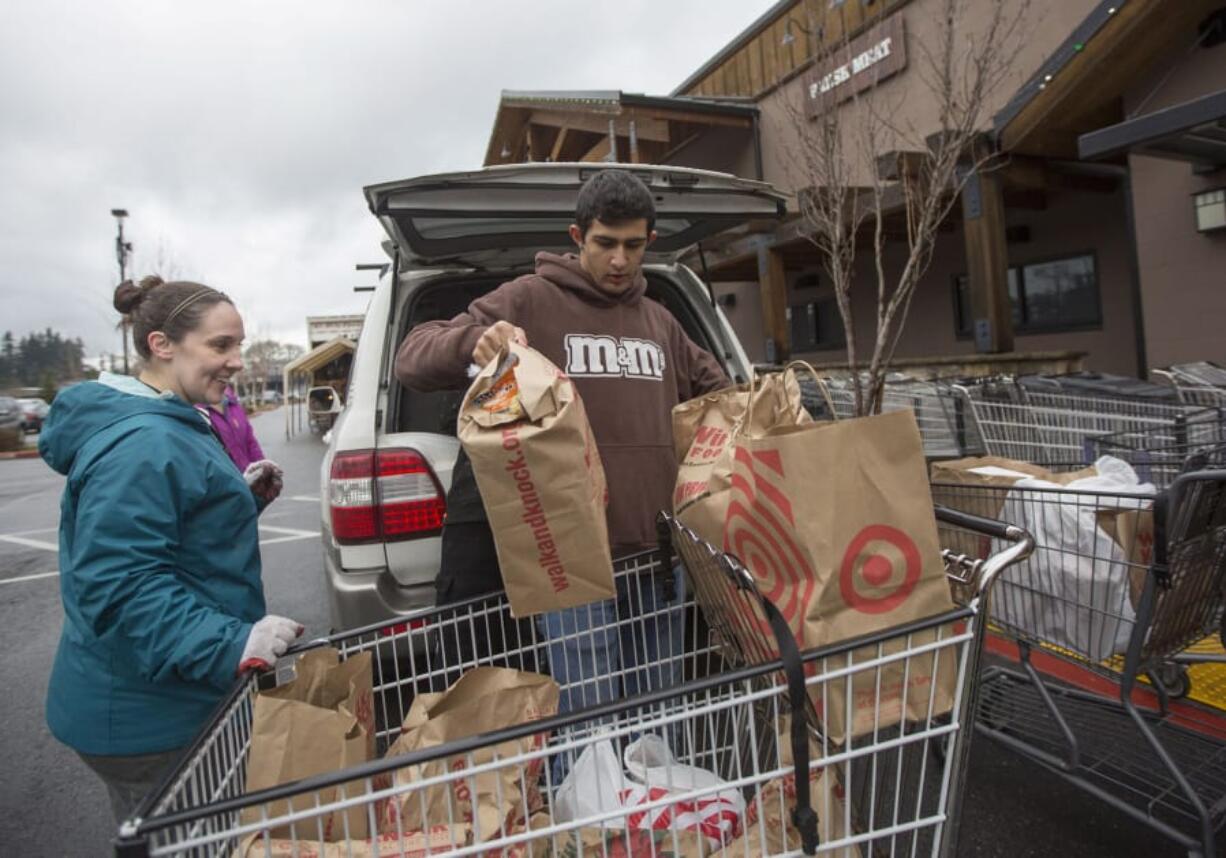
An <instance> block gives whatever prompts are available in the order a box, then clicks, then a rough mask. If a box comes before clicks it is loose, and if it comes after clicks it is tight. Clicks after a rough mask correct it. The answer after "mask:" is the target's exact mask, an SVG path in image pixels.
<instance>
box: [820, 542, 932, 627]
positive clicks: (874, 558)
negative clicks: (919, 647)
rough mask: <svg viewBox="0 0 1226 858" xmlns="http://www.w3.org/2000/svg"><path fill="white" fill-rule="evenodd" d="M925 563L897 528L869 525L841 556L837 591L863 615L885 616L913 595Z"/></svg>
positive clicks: (913, 544) (913, 545)
mask: <svg viewBox="0 0 1226 858" xmlns="http://www.w3.org/2000/svg"><path fill="white" fill-rule="evenodd" d="M923 569H924V563H923V561H922V560H921V559H920V553H919V549H918V548H916V547H915V543H914V542H912V541H911V537H909V536H907V534H905V533H903V532H902V531H901V530H899V529H898V528H896V527H890V526H889V525H885V524H870V525H869V526H868V527H866V528H864V529H863V530H861V531H860V532H859V533H857V534H856V537H855V539H853V540H852V541H851V544H849V545H848V546H847V551H846V552H845V553H844V554H843V565H842V567H841V568H840V570H839V589H840V591H841V592H842V594H843V601H844V602H846V603H847V604H848V605H849V606H850V607H852V608H854V609H855V610H857V611H859V612H860V613H862V614H886V613H889V612H890V611H892V610H894V609H895V608H897V607H898V606H899V605H901V604H902V603H903V602H905V601H907V597H908V596H910V595H911V594H912V593H913V592H914V591H915V585H916V584H918V583H919V579H920V574H921V573H922V572H923Z"/></svg>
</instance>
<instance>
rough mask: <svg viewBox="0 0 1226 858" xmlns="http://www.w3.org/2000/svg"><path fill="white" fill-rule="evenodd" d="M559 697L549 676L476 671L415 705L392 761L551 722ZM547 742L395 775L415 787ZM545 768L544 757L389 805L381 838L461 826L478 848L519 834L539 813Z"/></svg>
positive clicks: (540, 738) (488, 749) (490, 750)
mask: <svg viewBox="0 0 1226 858" xmlns="http://www.w3.org/2000/svg"><path fill="white" fill-rule="evenodd" d="M558 694H559V690H558V684H557V683H556V682H554V681H553V680H552V679H551V678H549V677H548V676H542V675H541V674H538V673H526V672H522V671H517V670H510V669H508V668H501V667H476V668H473V669H471V670H469V671H468V672H466V673H465V674H464V675H463V676H461V677H460V678H459V680H457V681H456V683H455V684H454V685H452V686H451V687H450V688H449V689H447V690H446V691H444V692H441V693H438V694H420V695H418V696H417V697H416V698H414V700H413V704H412V706H411V707H410V708H409V714H408V715H407V716H406V718H405V721H404V725H403V728H402V730H403V732H402V733H401V735H400V738H399V739H397V740H396V742H395V744H393V745H392V747H391V748H389V749H388V751H387V755H386V756H387V757H389V758H390V757H394V756H398V755H400V754H406V753H409V752H410V751H416V750H421V749H423V748H432V747H437V746H439V745H443V744H446V743H447V742H451V741H455V740H457V739H462V738H464V737H466V736H473V735H477V734H480V733H488V732H490V731H493V730H500V729H503V728H506V727H512V726H516V725H518V724H522V723H524V722H526V721H533V720H537V719H540V718H546V717H548V716H550V715H554V714H556V713H557V711H558ZM547 738H548V737H547V736H546V735H544V734H543V733H538V734H535V735H533V736H530V737H526V738H523V739H510V740H507V741H505V742H500V743H498V744H494V745H483V746H481V747H480V748H477V749H476V750H474V751H472V752H471V754H463V755H459V756H456V757H452V758H447V759H439V760H433V761H431V762H428V763H421V764H418V765H412V766H406V767H404V768H402V769H398V770H397V771H396V773H395V776H394V782H395V784H396V785H397V786H406V785H411V784H414V783H418V782H420V781H422V780H425V779H428V778H434V777H441V776H444V775H445V774H446V773H448V772H456V771H458V770H460V769H463V768H467V767H469V766H470V765H472V766H480V765H483V764H485V763H489V762H492V761H493V760H495V759H507V758H510V757H513V756H516V755H518V754H521V753H526V752H528V751H531V750H533V749H536V748H542V747H544V745H545V741H546V739H547ZM470 757H471V759H470ZM544 760H545V758H544V757H539V758H536V759H534V760H533V761H532V762H531V763H530V764H527V765H520V764H512V765H507V766H505V767H502V768H498V769H492V770H490V771H486V772H482V773H480V774H477V775H473V776H471V777H464V778H458V779H454V780H450V781H448V782H446V783H442V784H436V785H434V786H427V787H420V788H416V789H410V790H408V791H407V792H405V793H403V794H402V795H399V796H396V797H395V798H393V799H392V800H391V801H390V802H388V803H387V805H386V807H385V808H384V818H383V820H382V822H381V824H380V830H381V831H382V833H385V834H389V833H393V832H398V831H417V830H421V829H427V828H430V827H432V826H437V825H449V824H455V823H457V822H459V823H462V824H465V825H468V826H469V827H470V828H471V831H472V837H473V839H474V841H476V842H483V841H486V840H489V839H490V838H492V837H497V836H502V835H504V834H506V833H508V832H512V831H516V830H519V829H521V828H522V827H523V826H524V825H525V824H526V821H527V820H528V819H529V818H530V817H531V814H532V813H533V812H534V811H535V810H536V809H537V808H538V807H539V806H540V803H541V797H540V793H539V791H538V789H537V781H538V779H539V776H540V773H541V770H542V766H543V764H544Z"/></svg>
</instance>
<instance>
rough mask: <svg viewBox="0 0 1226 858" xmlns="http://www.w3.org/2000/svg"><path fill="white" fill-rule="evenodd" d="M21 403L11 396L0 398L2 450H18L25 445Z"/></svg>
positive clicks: (0, 446) (0, 448)
mask: <svg viewBox="0 0 1226 858" xmlns="http://www.w3.org/2000/svg"><path fill="white" fill-rule="evenodd" d="M24 435H25V430H24V429H23V428H22V411H21V403H19V402H18V401H17V400H16V399H14V398H13V397H11V396H0V450H16V449H17V448H19V447H21V446H23V445H24V443H25V439H24V437H23V436H24Z"/></svg>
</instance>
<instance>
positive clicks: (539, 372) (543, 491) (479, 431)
mask: <svg viewBox="0 0 1226 858" xmlns="http://www.w3.org/2000/svg"><path fill="white" fill-rule="evenodd" d="M458 434H459V438H460V443H462V444H463V445H464V449H465V451H466V452H467V453H468V457H469V458H470V459H471V460H472V466H473V474H474V475H475V476H476V478H477V487H478V488H479V489H480V490H481V500H482V501H483V502H484V504H485V511H486V514H487V515H488V516H489V520H490V527H491V529H492V530H493V533H494V545H495V548H496V549H497V552H498V563H499V566H500V567H501V569H502V581H503V585H504V586H505V587H506V591H507V598H508V600H509V601H510V603H511V615H512V616H514V617H516V618H521V617H530V616H534V615H536V614H540V613H544V612H546V611H556V610H558V609H561V608H570V607H574V606H576V605H586V604H588V603H589V602H595V601H597V600H601V599H608V598H611V597H612V596H613V595H614V593H615V590H614V586H613V560H612V555H611V553H610V549H609V531H608V523H607V522H606V519H605V506H606V503H607V501H608V491H607V488H606V484H605V474H604V468H603V466H602V465H601V462H600V452H599V451H598V450H597V449H596V441H595V439H594V438H593V436H592V429H591V426H589V425H588V421H587V413H586V412H585V411H584V408H583V400H582V399H580V398H579V393H578V391H576V390H575V386H574V384H573V383H572V382H571V380H570V379H569V378H567V377H566V376H565V375H564V374H563V373H562V371H561V370H559V369H558V368H557V367H555V366H554V365H553V364H552V363H550V362H549V361H548V360H547V359H546V358H545V357H544V355H542V354H540V353H539V352H536V351H533V350H532V349H530V348H527V347H526V346H520V345H518V344H511V345H510V346H509V347H508V348H507V349H506V350H504V351H503V353H502V354H501V355H500V356H499V358H498V359H496V360H494V361H491V362H490V364H489V365H488V366H486V367H485V369H483V370H482V371H481V372H480V374H478V376H477V377H476V379H475V380H474V381H473V383H472V386H471V387H470V388H469V389H468V393H467V394H465V396H464V402H463V404H462V405H461V406H460V417H459V428H458Z"/></svg>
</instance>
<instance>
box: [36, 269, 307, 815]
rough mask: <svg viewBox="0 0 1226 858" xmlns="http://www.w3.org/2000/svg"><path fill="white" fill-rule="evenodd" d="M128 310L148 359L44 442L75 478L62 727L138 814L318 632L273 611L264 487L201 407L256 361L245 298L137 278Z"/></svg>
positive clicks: (82, 395)
mask: <svg viewBox="0 0 1226 858" xmlns="http://www.w3.org/2000/svg"><path fill="white" fill-rule="evenodd" d="M115 307H116V309H118V310H119V311H120V312H122V313H127V314H128V315H129V317H130V320H131V323H132V327H133V341H134V344H135V347H136V350H137V352H139V353H140V355H141V356H142V357H143V358H144V359H145V369H144V370H143V371H142V372H141V374H140V377H139V379H137V378H131V377H128V376H118V375H111V374H107V373H104V374H103V375H102V377H101V378H99V380H98V381H95V382H84V383H82V384H78V385H75V386H73V387H71V388H69V389H67V390H65V391H64V392H63V393H61V394H60V395H59V396H57V397H56V399H55V403H54V405H53V406H52V408H51V413H50V415H49V416H48V419H47V422H46V426H45V427H44V429H43V432H42V434H41V436H40V438H39V445H38V446H39V452H40V453H41V455H42V457H43V459H45V460H46V462H47V464H49V465H50V466H51V467H52V468H54V469H55V470H57V471H59V472H60V473H62V474H64V475H65V476H66V477H67V478H68V479H67V483H66V485H65V488H64V496H63V499H62V501H61V504H60V537H59V542H60V573H61V577H60V594H61V598H62V599H63V604H64V629H63V632H62V633H61V636H60V644H59V649H58V651H57V652H56V657H55V665H54V667H53V668H52V671H51V678H50V684H49V688H48V692H47V723H48V725H49V726H50V728H51V732H52V733H53V734H54V735H55V736H56V738H58V739H59V740H60V741H62V742H63V743H64V744H66V745H68V746H69V747H71V748H73V749H74V750H76V751H77V753H78V754H80V756H81V757H82V759H83V760H84V761H85V762H86V764H87V765H89V766H90V768H92V769H93V770H94V771H95V772H97V773H98V775H99V776H100V777H101V778H102V780H103V781H104V783H106V786H107V790H108V793H109V795H110V799H111V805H112V809H113V810H114V812H115V816H116V818H117V819H123V818H124V817H126V816H127V815H128V814H129V813H130V812H131V811H132V810H133V809H134V808H135V806H136V804H137V803H138V802H139V801H140V799H141V798H142V797H143V796H144V795H145V794H146V793H147V792H148V791H149V790H150V789H151V788H152V787H153V786H154V785H156V783H157V781H158V780H159V779H160V778H161V777H162V776H163V775H164V774H165V773H166V770H167V768H168V767H169V765H170V764H171V763H172V762H173V761H174V758H175V755H176V753H177V752H178V751H180V750H181V749H182V748H183V746H184V745H186V744H187V743H188V742H189V741H190V740H191V739H192V737H193V736H194V734H195V733H196V732H197V731H198V730H199V729H200V727H201V726H202V725H203V723H204V721H205V719H206V718H207V717H208V715H209V713H210V712H211V711H212V710H213V708H214V707H215V706H216V705H217V703H218V702H219V701H220V700H221V698H222V696H223V695H224V693H225V691H226V690H227V689H228V688H229V687H230V686H231V685H232V684H233V682H234V680H235V677H236V676H237V675H238V674H239V672H240V666H241V667H243V668H245V667H246V666H248V665H255V666H258V665H261V664H263V665H271V664H272V663H274V662H275V661H276V658H277V656H279V655H281V654H282V653H284V652H285V650H286V647H287V646H288V644H289V643H290V642H291V641H292V640H293V639H294V638H295V637H297V636H298V635H299V634H301V631H302V628H301V626H299V625H298V624H297V623H295V622H293V621H291V620H287V619H284V618H282V617H275V616H268V615H266V612H265V606H264V591H263V585H262V583H261V580H260V553H259V537H258V533H257V528H256V517H257V515H258V510H259V508H261V507H262V506H263V504H264V503H265V502H266V500H267V499H268V498H261V497H259V496H257V494H256V493H255V492H256V490H257V489H259V488H260V486H261V483H260V482H258V481H255V480H254V479H253V477H254V476H256V475H246V476H247V477H248V479H244V474H243V473H241V472H240V471H239V470H238V469H237V468H236V467H235V465H234V463H233V462H232V461H231V460H230V458H229V457H228V456H227V455H226V452H225V450H224V449H223V448H222V445H221V443H220V442H219V441H218V439H217V437H216V436H215V434H214V433H213V431H212V429H211V427H210V425H209V423H208V421H207V420H206V419H204V418H203V417H202V416H201V415H200V413H199V412H198V411H197V410H196V409H195V407H194V405H195V404H197V403H200V404H210V403H216V402H219V401H220V400H221V397H222V395H223V393H224V391H225V389H226V385H227V384H229V383H230V379H231V377H232V376H233V375H234V374H235V373H237V372H238V371H239V370H241V369H242V359H241V349H242V341H243V322H242V319H241V318H240V317H239V315H238V312H237V311H236V310H235V309H234V305H233V304H232V303H231V302H230V300H229V298H227V297H226V296H225V295H224V294H222V293H221V292H218V291H216V290H215V289H210V288H209V287H207V286H202V285H200V284H198V283H188V282H173V283H163V282H162V281H161V280H160V279H158V278H145V280H143V281H141V284H140V286H136V285H133V284H132V283H130V282H125V283H123V284H121V285H120V286H119V288H118V289H117V290H116V292H115ZM253 467H255V466H253ZM249 481H250V482H254V483H255V487H254V488H253V487H252V486H251V485H249Z"/></svg>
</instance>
